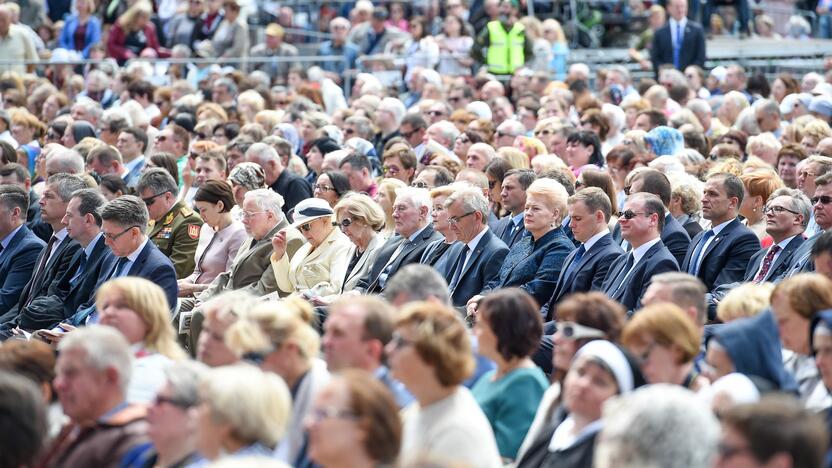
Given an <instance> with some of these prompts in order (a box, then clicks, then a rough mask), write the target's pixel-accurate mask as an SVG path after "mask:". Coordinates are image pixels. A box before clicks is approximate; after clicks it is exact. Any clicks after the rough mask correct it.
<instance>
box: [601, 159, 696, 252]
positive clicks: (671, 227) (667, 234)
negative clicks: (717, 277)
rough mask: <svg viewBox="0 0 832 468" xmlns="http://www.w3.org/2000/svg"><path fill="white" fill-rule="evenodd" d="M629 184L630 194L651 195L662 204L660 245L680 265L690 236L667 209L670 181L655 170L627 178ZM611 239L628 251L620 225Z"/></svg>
mask: <svg viewBox="0 0 832 468" xmlns="http://www.w3.org/2000/svg"><path fill="white" fill-rule="evenodd" d="M629 183H630V193H636V192H646V193H652V194H653V195H655V196H657V197H659V199H660V200H661V201H662V203H664V208H665V213H666V214H665V217H664V227H663V228H662V235H661V237H662V243H664V245H665V247H667V250H669V251H670V253H671V254H673V258H675V259H676V263H678V264H680V265H681V264H682V261H684V259H685V254H686V253H687V251H688V247H689V246H690V236H688V232H687V231H686V230H685V228H684V227H682V225H681V224H679V221H676V218H674V217H673V215H671V214H670V211H669V210H668V209H667V207H668V206H669V205H670V197H671V194H672V193H673V189H672V187H671V185H670V180H668V178H667V176H666V175H664V174H662V173H661V172H659V171H657V170H655V169H647V170H645V171H641V172H638V173H636V174H633V175H632V176H631V177H629ZM613 238H617V239H618V240H619V243H620V244H621V245H622V247H624V249H625V250H627V251H629V250H630V246H629V245H628V244H627V243H625V242H624V240H623V239H622V238H621V226H620V225H618V226H616V229H614V232H613Z"/></svg>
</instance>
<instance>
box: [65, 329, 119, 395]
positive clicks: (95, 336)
mask: <svg viewBox="0 0 832 468" xmlns="http://www.w3.org/2000/svg"><path fill="white" fill-rule="evenodd" d="M70 350H78V351H83V352H84V354H85V357H86V363H87V365H88V366H90V367H92V368H93V369H97V370H100V371H104V370H106V369H111V368H112V369H115V370H116V371H117V372H118V376H119V382H118V383H119V387H120V388H121V391H122V392H123V393H126V392H127V386H128V385H129V384H130V377H131V374H132V372H133V356H132V353H131V352H130V344H129V343H127V340H126V339H125V338H124V335H122V334H121V333H120V332H118V331H117V330H116V329H115V328H112V327H108V326H104V325H89V326H86V327H82V328H78V329H77V330H73V331H72V332H70V333H67V335H66V337H64V339H62V340H61V341H60V343H58V352H59V353H66V352H67V351H70Z"/></svg>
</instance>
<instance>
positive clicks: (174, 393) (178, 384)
mask: <svg viewBox="0 0 832 468" xmlns="http://www.w3.org/2000/svg"><path fill="white" fill-rule="evenodd" d="M207 371H208V366H206V365H205V364H203V363H201V362H198V361H181V362H175V363H173V364H172V365H170V366H168V367H166V368H165V378H166V379H167V381H168V387H169V388H170V391H171V395H170V398H171V400H173V401H174V402H175V403H176V404H178V405H182V406H183V407H186V408H190V407H192V406H196V405H197V404H199V382H200V381H201V380H202V379H203V378H204V377H205V373H206V372H207Z"/></svg>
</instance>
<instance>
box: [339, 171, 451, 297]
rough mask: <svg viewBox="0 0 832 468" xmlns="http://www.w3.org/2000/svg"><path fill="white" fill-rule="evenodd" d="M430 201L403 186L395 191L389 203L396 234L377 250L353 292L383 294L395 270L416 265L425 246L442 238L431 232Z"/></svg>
mask: <svg viewBox="0 0 832 468" xmlns="http://www.w3.org/2000/svg"><path fill="white" fill-rule="evenodd" d="M430 201H431V200H430V194H429V193H428V191H427V190H425V189H422V188H416V187H405V188H401V189H399V190H397V191H396V201H395V202H394V203H393V220H395V222H396V235H395V236H393V237H391V238H390V239H389V240H388V241H387V242H386V243H385V244H384V245H383V246H382V247H381V249H380V250H379V253H378V256H377V257H376V261H375V263H374V264H373V266H372V267H371V268H370V271H368V272H367V274H366V275H364V277H362V278H361V279H360V280H359V281H358V284H357V285H356V287H355V291H357V292H360V293H364V294H377V293H379V292H382V291H384V288H385V286H386V285H387V281H388V280H389V279H390V278H391V277H392V276H393V275H394V274H396V272H397V271H398V270H399V268H401V267H402V266H404V265H409V264H411V263H419V259H421V258H422V254H423V253H424V252H425V249H426V248H427V246H428V244H429V243H431V242H432V241H435V240H439V239H441V238H442V234H439V233H438V232H436V231H435V230H434V229H433V223H432V222H431V220H432V218H431V215H430Z"/></svg>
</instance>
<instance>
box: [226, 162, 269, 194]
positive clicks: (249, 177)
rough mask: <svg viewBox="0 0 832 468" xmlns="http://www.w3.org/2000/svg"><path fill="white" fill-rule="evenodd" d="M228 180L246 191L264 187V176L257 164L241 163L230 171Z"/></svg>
mask: <svg viewBox="0 0 832 468" xmlns="http://www.w3.org/2000/svg"><path fill="white" fill-rule="evenodd" d="M228 180H230V181H231V182H233V183H235V184H237V185H240V186H242V187H243V188H245V189H246V190H257V189H261V188H263V187H265V186H266V175H265V174H264V173H263V168H262V167H260V165H259V164H257V163H250V162H241V163H238V164H237V165H236V166H234V169H231V174H229V175H228Z"/></svg>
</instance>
